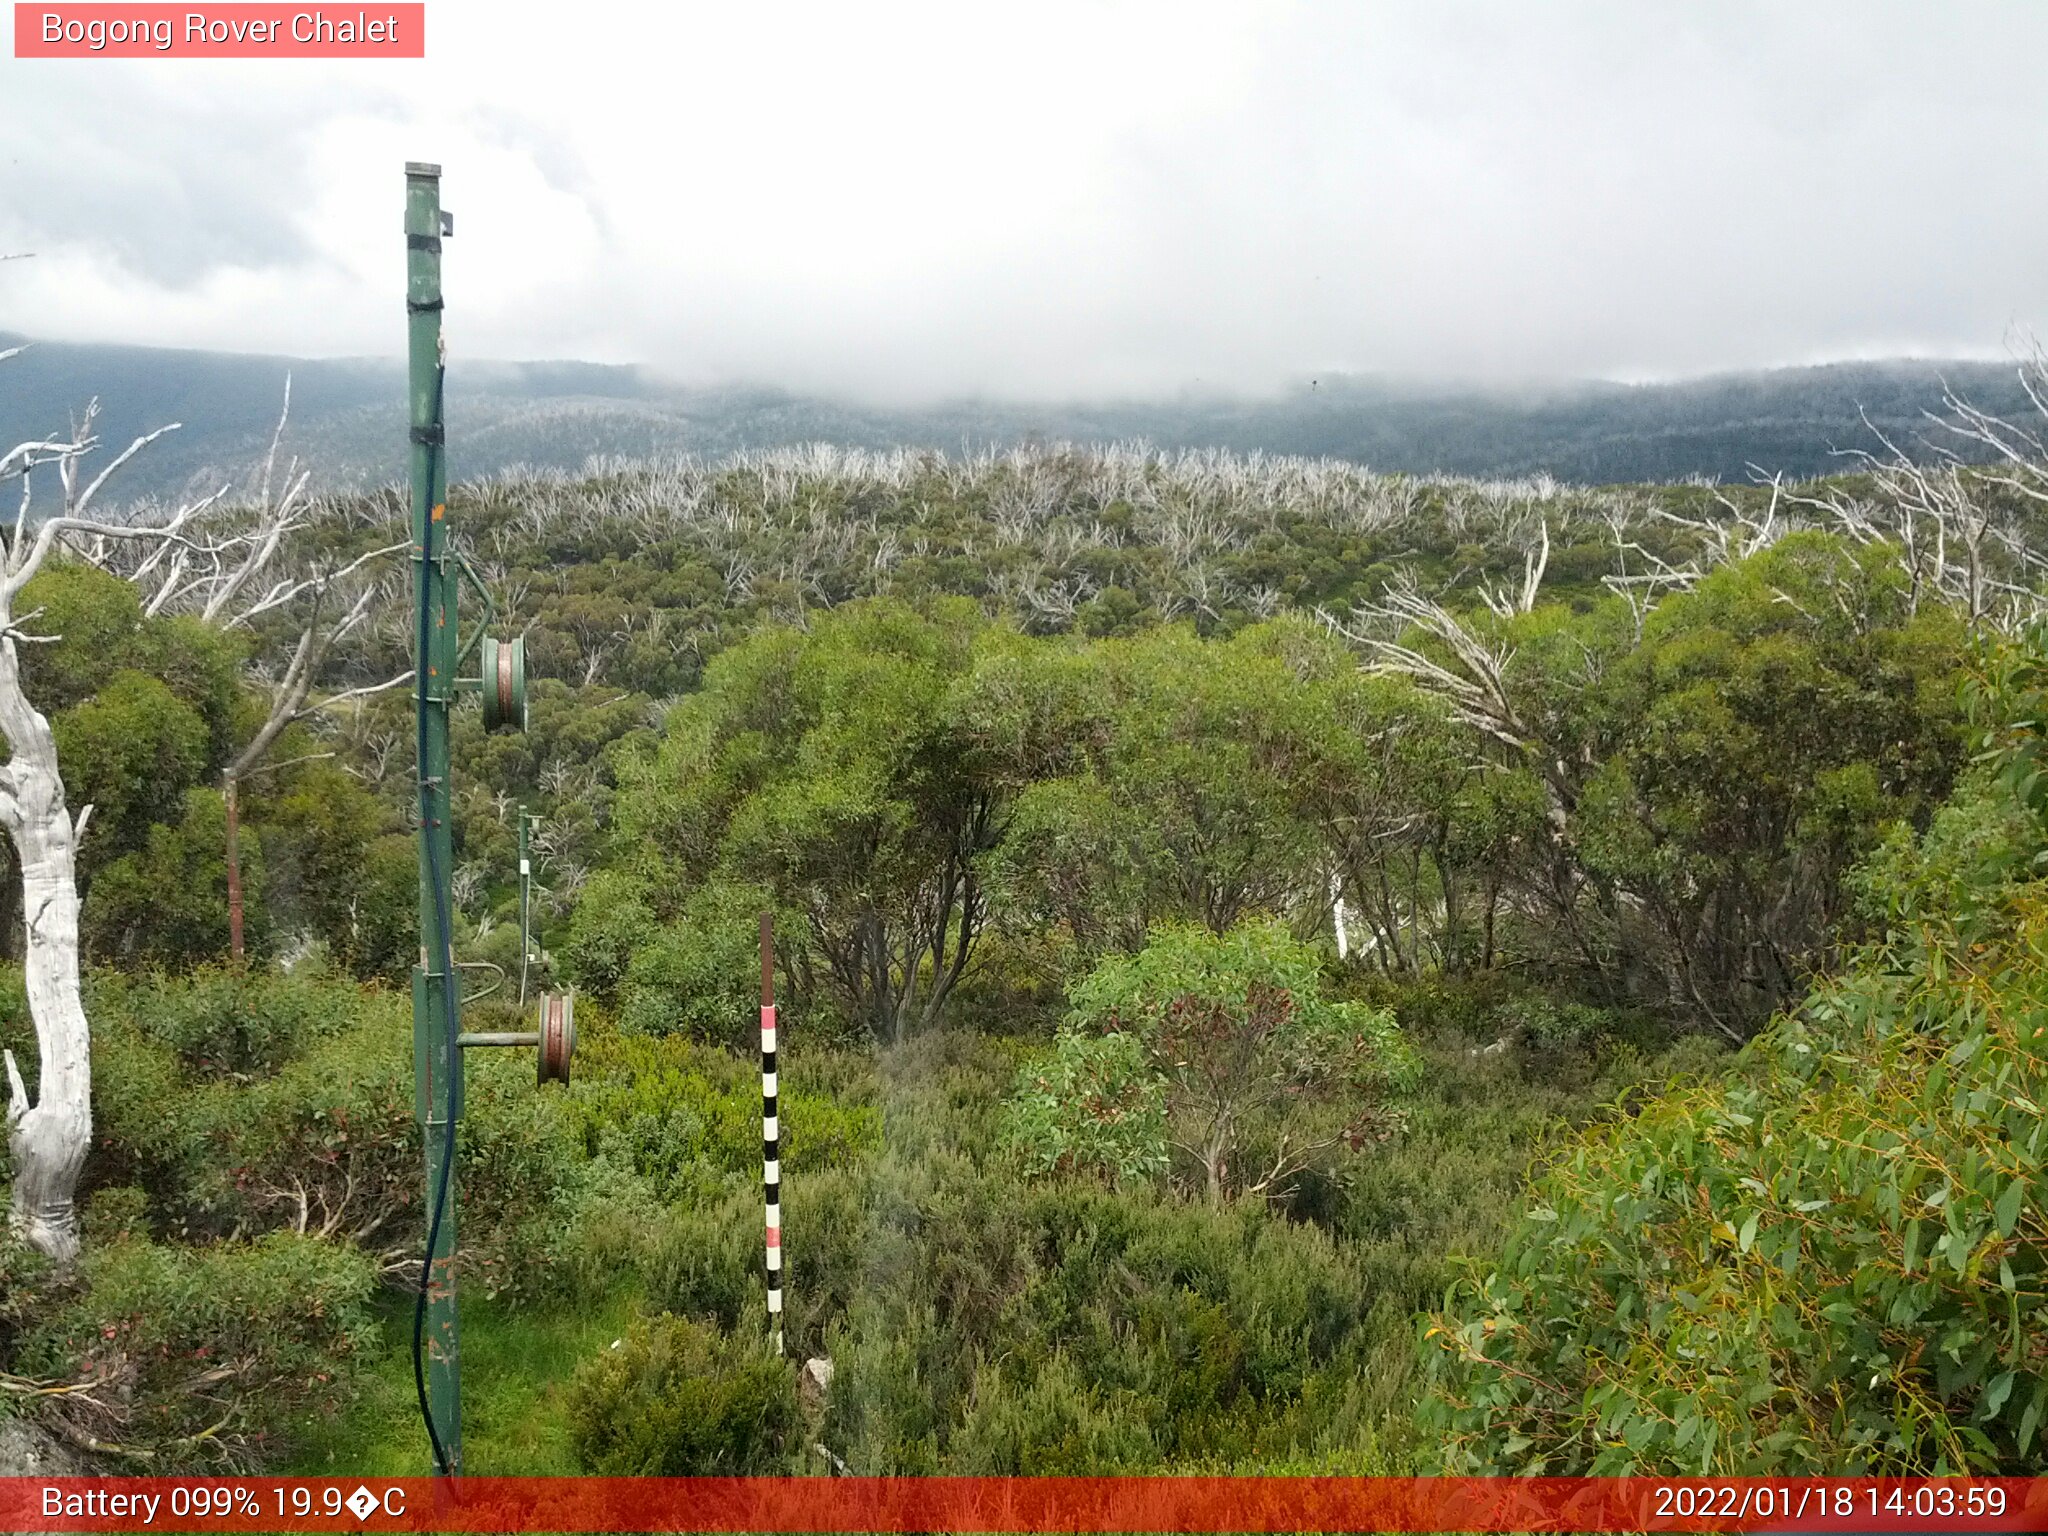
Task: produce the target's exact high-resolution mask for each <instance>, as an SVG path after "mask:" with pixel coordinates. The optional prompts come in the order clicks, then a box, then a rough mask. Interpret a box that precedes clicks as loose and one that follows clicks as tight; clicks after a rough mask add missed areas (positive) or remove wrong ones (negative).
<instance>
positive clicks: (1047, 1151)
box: [1004, 1030, 1168, 1184]
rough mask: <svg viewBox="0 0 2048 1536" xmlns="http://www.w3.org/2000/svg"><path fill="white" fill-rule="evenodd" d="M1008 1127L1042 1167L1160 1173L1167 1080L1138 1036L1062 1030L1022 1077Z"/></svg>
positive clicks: (1100, 1173)
mask: <svg viewBox="0 0 2048 1536" xmlns="http://www.w3.org/2000/svg"><path fill="white" fill-rule="evenodd" d="M1004 1131H1005V1136H1006V1138H1007V1140H1008V1142H1009V1143H1010V1145H1012V1146H1013V1147H1015V1148H1016V1149H1017V1151H1018V1154H1019V1156H1020V1157H1021V1158H1022V1159H1023V1161H1024V1166H1025V1167H1026V1169H1027V1170H1028V1171H1030V1172H1032V1173H1035V1174H1048V1173H1079V1174H1085V1175H1088V1176H1089V1177H1092V1178H1099V1179H1104V1180H1107V1181H1108V1182H1110V1183H1112V1184H1114V1183H1118V1182H1121V1181H1124V1180H1134V1179H1149V1178H1154V1177H1156V1176H1158V1175H1159V1174H1162V1173H1164V1172H1165V1171H1166V1168H1167V1162H1168V1159H1167V1152H1166V1084H1165V1081H1164V1080H1163V1079H1162V1078H1161V1077H1160V1076H1159V1075H1158V1074H1157V1073H1156V1072H1155V1071H1153V1069H1152V1063H1151V1059H1150V1056H1149V1054H1148V1053H1147V1051H1146V1049H1145V1044H1144V1042H1143V1041H1142V1040H1140V1039H1139V1038H1138V1037H1137V1036H1136V1035H1131V1034H1108V1035H1086V1034H1081V1033H1078V1032H1076V1031H1072V1030H1067V1031H1063V1032H1062V1033H1061V1034H1060V1037H1059V1039H1058V1041H1057V1042H1056V1043H1055V1044H1054V1046H1053V1049H1052V1052H1051V1054H1050V1056H1049V1057H1048V1058H1046V1059H1044V1060H1042V1061H1040V1062H1038V1063H1036V1064H1035V1065H1033V1066H1028V1067H1026V1068H1025V1069H1024V1071H1023V1072H1022V1074H1021V1075H1020V1076H1019V1078H1018V1084H1017V1092H1016V1094H1015V1095H1014V1096H1013V1097H1012V1098H1011V1100H1010V1102H1009V1104H1008V1105H1007V1106H1006V1113H1005V1127H1004Z"/></svg>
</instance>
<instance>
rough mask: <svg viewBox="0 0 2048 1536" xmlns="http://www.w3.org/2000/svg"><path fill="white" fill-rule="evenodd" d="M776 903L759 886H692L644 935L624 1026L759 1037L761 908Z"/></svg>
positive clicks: (632, 964) (716, 1039) (632, 969)
mask: <svg viewBox="0 0 2048 1536" xmlns="http://www.w3.org/2000/svg"><path fill="white" fill-rule="evenodd" d="M771 904H772V901H771V893H770V892H768V891H767V890H766V889H765V888H763V887H758V886H746V885H732V884H728V883H725V882H722V881H714V882H713V883H711V884H709V885H706V886H703V887H700V888H699V889H698V890H696V891H694V892H692V893H691V895H690V897H689V899H688V900H687V901H685V902H684V903H683V910H682V913H681V915H680V916H679V918H678V919H677V921H675V922H673V923H670V924H668V925H667V926H665V927H663V928H660V929H658V930H655V931H652V932H650V933H648V934H647V935H645V937H643V938H642V939H641V940H640V942H639V944H638V947H637V948H636V949H635V950H634V952H633V954H632V956H631V958H630V959H629V961H628V962H627V965H626V970H625V976H624V979H623V981H622V982H621V983H620V984H619V986H618V995H619V999H620V1004H619V1027H620V1028H621V1029H623V1030H625V1031H627V1032H629V1033H632V1034H642V1035H670V1034H682V1035H688V1036H689V1037H690V1038H691V1039H693V1040H700V1041H704V1042H706V1043H709V1044H715V1045H730V1046H739V1047H742V1048H745V1047H746V1046H748V1045H751V1044H754V1043H756V1042H758V1041H759V1039H760V1033H759V1025H760V1013H759V1009H760V1004H761V992H760V981H759V978H760V974H761V964H760V952H761V951H760V944H761V927H760V913H761V912H762V911H763V910H764V909H765V908H767V907H768V906H770V905H771ZM579 910H580V909H579ZM785 931H787V930H785Z"/></svg>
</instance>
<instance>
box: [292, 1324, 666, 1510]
mask: <svg viewBox="0 0 2048 1536" xmlns="http://www.w3.org/2000/svg"><path fill="white" fill-rule="evenodd" d="M412 1309H413V1302H412V1297H411V1296H410V1295H404V1296H398V1295H394V1296H391V1297H388V1298H386V1299H385V1300H384V1302H383V1303H382V1304H381V1313H382V1316H381V1319H380V1321H381V1325H382V1343H383V1348H382V1349H381V1350H380V1351H379V1353H378V1358H377V1360H376V1362H375V1363H374V1364H373V1365H371V1366H369V1367H368V1368H367V1369H365V1370H364V1371H362V1372H361V1373H359V1374H358V1375H357V1376H356V1378H355V1381H354V1384H353V1385H352V1387H351V1388H350V1392H349V1397H348V1400H347V1401H346V1402H345V1403H341V1404H338V1405H336V1406H335V1407H334V1408H333V1409H331V1410H330V1411H327V1412H323V1413H317V1414H315V1415H314V1416H312V1417H311V1418H309V1419H307V1420H304V1421H303V1422H301V1423H300V1424H298V1425H296V1426H294V1434H293V1439H294V1441H295V1442H296V1443H297V1444H298V1446H299V1452H298V1454H297V1455H296V1456H295V1457H293V1459H292V1460H291V1462H290V1463H289V1464H288V1465H287V1466H286V1467H284V1468H283V1469H282V1470H283V1471H284V1473H285V1474H286V1475H287V1476H292V1477H325V1476H330V1475H333V1474H336V1473H345V1474H347V1475H349V1476H362V1477H419V1476H424V1475H425V1474H426V1473H427V1472H428V1471H429V1469H430V1460H431V1453H430V1451H429V1450H428V1448H427V1434H426V1429H425V1427H424V1426H423V1425H422V1424H421V1423H420V1416H419V1400H418V1397H417V1394H416V1393H415V1390H414V1387H413V1375H412ZM632 1310H633V1298H632V1295H631V1294H630V1293H629V1292H627V1291H625V1290H623V1289H621V1290H620V1291H618V1292H616V1293H614V1294H613V1295H611V1296H607V1297H604V1298H599V1299H589V1300H579V1301H577V1302H576V1303H574V1304H573V1305H567V1306H562V1307H558V1308H555V1309H548V1308H543V1307H538V1306H515V1305H511V1304H509V1303H507V1302H505V1301H503V1300H498V1301H485V1300H481V1299H479V1300H476V1301H465V1302H464V1303H463V1304H462V1392H463V1397H462V1458H463V1470H464V1471H465V1472H467V1473H471V1474H473V1475H475V1476H479V1477H548V1476H571V1475H574V1474H575V1473H577V1472H579V1471H581V1468H580V1467H578V1466H577V1464H576V1457H575V1453H574V1452H573V1451H572V1450H571V1449H570V1445H569V1426H568V1421H567V1418H566V1416H565V1408H564V1394H565V1393H566V1391H567V1388H568V1384H569V1378H570V1377H571V1376H572V1375H573V1374H574V1373H575V1371H576V1368H577V1367H578V1366H579V1365H581V1364H582V1363H583V1362H584V1361H586V1360H588V1359H590V1358H591V1357H592V1356H594V1355H596V1354H598V1353H599V1352H600V1351H602V1350H604V1349H606V1348H607V1347H609V1346H610V1344H611V1342H612V1340H613V1339H616V1338H619V1337H620V1336H621V1335H623V1334H624V1333H625V1331H626V1320H627V1318H628V1317H629V1316H630V1315H631V1313H632Z"/></svg>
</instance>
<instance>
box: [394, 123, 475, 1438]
mask: <svg viewBox="0 0 2048 1536" xmlns="http://www.w3.org/2000/svg"><path fill="white" fill-rule="evenodd" d="M442 228H443V220H442V214H441V168H440V167H439V166H436V165H419V164H413V163H408V164H407V166H406V168H405V245H406V325H407V333H408V334H407V362H408V381H409V394H410V399H411V411H410V417H411V433H410V436H411V440H412V452H411V459H412V543H413V553H412V568H413V620H414V636H415V639H414V651H415V653H416V654H415V655H414V658H413V660H414V665H415V668H416V673H415V684H414V686H415V690H416V698H415V702H416V704H417V706H418V708H419V710H420V713H421V722H422V723H421V731H420V736H421V740H420V743H419V745H420V760H419V768H418V771H419V774H420V785H419V788H420V797H419V805H420V818H421V823H422V824H421V826H420V964H419V966H418V968H417V969H416V970H415V971H414V972H413V985H412V1029H413V1075H414V1080H415V1083H416V1084H417V1088H418V1094H417V1099H416V1109H417V1112H418V1115H419V1121H420V1128H421V1131H422V1133H423V1136H424V1139H425V1141H426V1153H427V1170H426V1172H427V1221H428V1225H429V1228H430V1230H432V1231H433V1234H434V1235H433V1244H432V1247H433V1251H432V1252H431V1253H430V1254H429V1255H428V1256H427V1263H428V1271H427V1285H428V1296H427V1309H426V1337H425V1347H426V1382H427V1403H428V1413H429V1416H430V1418H431V1419H432V1422H433V1427H434V1437H435V1438H436V1439H437V1440H438V1441H439V1443H440V1448H441V1453H442V1464H441V1465H440V1466H438V1467H436V1468H435V1469H434V1470H435V1471H437V1472H442V1471H445V1472H447V1473H449V1474H450V1475H454V1474H457V1473H460V1472H461V1470H462V1378H461V1348H460V1336H459V1333H458V1330H457V1326H456V1311H455V1177H454V1169H453V1167H451V1166H448V1161H449V1159H450V1154H451V1153H452V1151H453V1146H452V1143H453V1136H452V1134H451V1132H452V1130H453V1123H454V1122H459V1121H460V1119H461V1114H462V1050H461V1047H460V1046H459V1045H458V1044H457V1043H456V1030H455V1029H452V1028H450V1026H449V1014H450V1011H451V1006H450V1005H451V997H450V992H449V989H450V988H452V987H453V986H454V985H455V981H454V978H453V977H452V976H451V975H450V974H449V971H448V959H449V956H450V955H451V954H452V949H451V945H452V940H453V935H452V934H450V933H449V932H447V931H446V928H445V926H444V923H443V916H444V914H446V913H449V912H450V911H451V910H452V908H451V905H450V902H449V890H448V870H449V866H450V862H451V860H452V859H453V857H454V851H455V850H454V845H453V840H452V829H451V828H450V825H449V799H450V796H449V783H448V711H449V706H450V705H451V704H452V703H453V701H454V697H455V659H456V650H457V645H456V617H455V586H456V584H455V580H454V574H453V571H452V569H451V566H450V562H449V557H448V548H447V540H448V522H447V517H446V510H445V509H446V505H447V499H448V470H447V461H446V455H445V453H444V452H443V435H444V429H443V412H442V398H441V397H442V388H441V364H442V346H441V233H442ZM422 610H424V613H425V625H426V631H425V633H426V644H425V647H424V649H425V651H426V654H425V655H419V654H417V652H418V651H419V650H420V649H421V645H420V640H419V635H420V620H421V613H422ZM437 1197H438V1198H439V1203H440V1208H439V1217H440V1219H439V1222H438V1223H436V1222H435V1219H434V1218H435V1214H436V1203H437Z"/></svg>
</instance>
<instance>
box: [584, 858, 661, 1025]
mask: <svg viewBox="0 0 2048 1536" xmlns="http://www.w3.org/2000/svg"><path fill="white" fill-rule="evenodd" d="M655 932H656V924H655V920H654V914H653V913H652V912H651V911H649V910H648V906H647V901H646V897H645V889H644V886H643V885H642V883H641V882H640V881H638V880H636V879H635V878H634V877H633V876H631V875H628V874H626V873H624V872H623V871H619V870H601V871H599V872H598V873H597V874H596V875H593V876H592V877H591V880H590V883H589V884H588V885H587V886H585V887H584V889H583V892H582V894H581V895H580V897H579V898H578V899H577V902H576V910H575V912H574V913H573V914H572V915H571V916H570V919H569V938H568V941H567V942H566V943H565V944H564V945H563V946H562V959H563V962H564V965H565V967H566V970H567V974H568V977H569V979H570V980H571V981H573V982H575V983H576V985H577V986H579V987H581V988H583V989H584V990H585V991H587V992H590V993H592V994H593V995H595V996H597V997H598V998H601V999H602V1000H604V1001H605V1002H607V1003H615V1002H617V1001H618V996H619V987H620V984H621V983H622V982H624V981H625V979H626V970H627V967H628V966H630V965H631V964H632V962H633V956H634V955H635V954H636V953H637V952H638V951H639V950H640V949H641V948H642V947H643V946H645V945H646V944H647V943H648V942H649V941H651V940H652V939H653V938H654V935H655Z"/></svg>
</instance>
